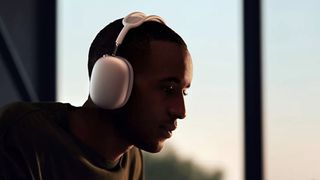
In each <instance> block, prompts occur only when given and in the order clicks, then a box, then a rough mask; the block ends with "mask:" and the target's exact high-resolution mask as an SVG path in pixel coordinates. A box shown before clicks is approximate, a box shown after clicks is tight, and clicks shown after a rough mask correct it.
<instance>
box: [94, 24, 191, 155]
mask: <svg viewBox="0 0 320 180" xmlns="http://www.w3.org/2000/svg"><path fill="white" fill-rule="evenodd" d="M122 27H123V25H122V23H121V19H119V20H116V21H114V22H113V23H111V24H109V25H108V26H106V27H105V28H104V29H102V30H101V31H100V32H99V33H98V35H97V36H96V38H95V40H94V41H93V42H92V44H91V47H90V51H89V63H88V69H89V76H91V72H92V68H93V66H94V63H95V62H96V61H97V60H98V59H99V58H100V57H101V56H103V55H104V54H111V53H112V51H113V50H114V47H115V40H116V38H117V36H118V34H119V32H120V31H121V29H122ZM117 55H118V56H121V57H124V58H125V59H127V60H128V61H129V62H130V64H131V65H132V67H133V71H134V83H133V89H132V93H131V96H130V98H129V100H128V102H127V104H126V105H125V106H124V107H123V108H121V113H122V114H121V118H120V117H119V118H118V119H117V120H115V121H116V124H117V126H116V127H118V131H119V136H121V137H122V138H125V139H126V140H127V141H128V142H130V143H132V144H133V145H135V146H137V147H139V148H141V149H144V150H146V151H149V152H158V151H160V150H161V148H162V147H163V142H164V140H165V139H167V138H169V137H170V136H171V133H172V131H173V130H174V129H175V128H176V126H177V119H183V118H184V117H185V114H186V110H185V106H184V97H183V96H184V93H185V90H186V89H187V88H188V87H189V86H190V83H191V78H192V64H191V57H190V54H189V52H188V50H187V46H186V44H185V43H184V41H183V40H182V38H181V37H180V36H179V35H178V34H176V33H175V32H174V31H173V30H172V29H170V28H169V27H167V26H166V25H164V24H161V23H158V22H145V23H143V24H142V25H140V26H139V27H137V28H134V29H131V30H130V31H129V32H128V34H127V35H126V37H125V38H124V41H123V43H122V44H121V45H120V47H119V49H118V52H117ZM106 93H108V92H106Z"/></svg>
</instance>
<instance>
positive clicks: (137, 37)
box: [88, 19, 187, 77]
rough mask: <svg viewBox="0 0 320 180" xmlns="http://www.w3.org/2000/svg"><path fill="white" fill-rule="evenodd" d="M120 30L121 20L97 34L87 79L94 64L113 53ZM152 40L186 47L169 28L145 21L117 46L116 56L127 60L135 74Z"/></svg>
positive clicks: (92, 44)
mask: <svg viewBox="0 0 320 180" xmlns="http://www.w3.org/2000/svg"><path fill="white" fill-rule="evenodd" d="M122 28H123V24H122V19H118V20H116V21H114V22H112V23H110V24H108V25H107V26H106V27H104V28H103V29H102V30H101V31H100V32H99V33H98V34H97V36H96V37H95V39H94V40H93V42H92V43H91V46H90V49H89V57H88V71H89V77H91V72H92V68H93V66H94V64H95V62H96V61H97V60H98V59H99V58H100V57H102V56H103V55H105V54H109V55H111V54H112V53H113V51H114V48H115V41H116V38H117V37H118V35H119V33H120V31H121V29H122ZM153 40H161V41H168V42H173V43H177V44H179V45H181V46H182V47H183V48H185V49H187V45H186V43H185V42H184V41H183V39H182V38H181V37H180V36H179V35H178V34H177V33H176V32H175V31H173V30H172V29H171V28H169V27H168V26H166V25H165V24H162V23H159V22H156V21H147V22H144V23H143V24H142V25H140V26H139V27H136V28H133V29H131V30H129V32H128V33H127V35H126V36H125V38H124V40H123V43H122V44H121V45H120V46H119V48H118V51H117V54H116V55H118V56H121V57H124V58H125V59H127V60H128V61H129V62H130V63H131V65H132V66H133V69H134V70H135V72H137V71H139V70H142V69H143V67H141V66H137V65H136V64H141V63H145V61H144V60H145V59H146V57H147V55H148V53H149V52H150V51H149V49H150V42H151V41H153ZM142 61H144V62H142ZM135 66H137V67H135Z"/></svg>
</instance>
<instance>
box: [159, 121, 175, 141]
mask: <svg viewBox="0 0 320 180" xmlns="http://www.w3.org/2000/svg"><path fill="white" fill-rule="evenodd" d="M176 128H177V123H174V124H164V125H161V126H160V130H161V136H162V137H165V138H170V137H171V136H172V131H174V130H175V129H176Z"/></svg>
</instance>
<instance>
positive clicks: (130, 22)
mask: <svg viewBox="0 0 320 180" xmlns="http://www.w3.org/2000/svg"><path fill="white" fill-rule="evenodd" d="M146 21H156V22H159V23H162V24H165V22H164V20H163V19H162V18H161V17H160V16H156V15H150V16H147V15H145V14H144V13H142V12H133V13H130V14H128V15H127V16H126V17H124V18H123V20H122V24H123V28H122V29H121V31H120V33H119V35H118V37H117V39H116V45H115V49H114V51H113V53H112V55H113V56H115V55H116V53H117V49H118V47H119V46H120V44H122V41H123V39H124V37H125V36H126V34H127V33H128V31H129V30H130V29H132V28H135V27H138V26H140V25H141V24H142V23H144V22H146Z"/></svg>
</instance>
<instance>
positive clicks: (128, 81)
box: [89, 56, 133, 109]
mask: <svg viewBox="0 0 320 180" xmlns="http://www.w3.org/2000/svg"><path fill="white" fill-rule="evenodd" d="M132 85H133V69H132V66H131V64H130V63H129V62H128V61H127V60H126V59H124V58H122V57H119V56H116V57H114V56H103V57H101V58H100V59H98V60H97V62H96V63H95V65H94V67H93V69H92V74H91V80H90V90H89V91H90V97H91V99H92V101H93V103H94V104H96V105H97V106H98V107H101V108H103V109H117V108H121V107H122V106H124V105H125V104H126V102H127V101H128V99H129V97H130V94H131V90H132Z"/></svg>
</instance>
